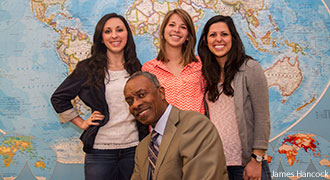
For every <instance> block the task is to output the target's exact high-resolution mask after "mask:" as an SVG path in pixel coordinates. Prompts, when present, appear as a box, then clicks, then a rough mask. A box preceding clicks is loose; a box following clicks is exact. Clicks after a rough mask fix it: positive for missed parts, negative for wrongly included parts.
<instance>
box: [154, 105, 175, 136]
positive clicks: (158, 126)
mask: <svg viewBox="0 0 330 180" xmlns="http://www.w3.org/2000/svg"><path fill="white" fill-rule="evenodd" d="M171 110H172V105H170V104H169V105H168V106H167V108H166V110H165V112H164V113H163V115H162V116H161V117H160V119H159V121H158V122H157V124H156V126H155V128H154V130H155V131H156V132H157V133H159V134H160V135H161V136H163V135H164V131H165V127H166V123H167V120H168V117H169V116H170V112H171Z"/></svg>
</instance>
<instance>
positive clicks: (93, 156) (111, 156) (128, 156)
mask: <svg viewBox="0 0 330 180" xmlns="http://www.w3.org/2000/svg"><path fill="white" fill-rule="evenodd" d="M135 149H136V147H131V148H126V149H110V150H99V149H94V150H92V151H91V152H90V153H87V154H86V156H85V180H129V179H130V178H131V176H132V173H133V170H134V156H135Z"/></svg>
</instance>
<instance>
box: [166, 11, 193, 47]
mask: <svg viewBox="0 0 330 180" xmlns="http://www.w3.org/2000/svg"><path fill="white" fill-rule="evenodd" d="M163 36H164V38H165V46H172V47H181V46H182V45H183V43H184V42H185V41H186V40H187V37H188V30H187V25H186V24H185V22H184V21H183V20H182V18H181V17H180V16H179V15H178V14H173V15H172V16H171V17H170V19H169V21H168V23H167V24H166V26H165V30H164V34H163Z"/></svg>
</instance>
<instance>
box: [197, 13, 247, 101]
mask: <svg viewBox="0 0 330 180" xmlns="http://www.w3.org/2000/svg"><path fill="white" fill-rule="evenodd" d="M218 22H223V23H226V24H227V26H228V28H229V31H230V34H231V36H232V47H231V49H230V51H229V52H228V56H227V57H228V58H227V60H226V63H225V66H224V69H223V72H224V82H223V83H222V91H221V92H219V90H218V83H219V81H220V77H221V72H222V69H221V66H220V65H219V63H218V61H217V60H216V57H215V55H214V54H213V53H212V52H211V51H210V50H209V48H208V43H207V34H208V33H209V29H210V26H211V25H212V24H214V23H218ZM198 55H199V56H200V58H201V60H202V62H203V67H202V73H203V76H204V78H205V79H206V89H205V93H206V92H208V96H207V98H208V100H210V101H212V102H215V101H217V100H218V98H219V96H220V94H221V93H224V94H225V95H227V96H234V89H233V87H232V86H231V82H232V81H233V79H234V77H235V74H236V73H237V72H238V71H239V68H240V67H241V65H242V64H243V63H244V62H245V61H246V60H247V59H252V58H251V57H250V56H248V55H246V54H245V49H244V45H243V42H242V40H241V38H240V36H239V34H238V32H237V30H236V27H235V24H234V22H233V20H232V18H231V17H230V16H222V15H216V16H214V17H212V18H211V19H209V20H208V21H207V22H206V24H205V26H204V28H203V32H202V35H201V37H200V39H199V43H198Z"/></svg>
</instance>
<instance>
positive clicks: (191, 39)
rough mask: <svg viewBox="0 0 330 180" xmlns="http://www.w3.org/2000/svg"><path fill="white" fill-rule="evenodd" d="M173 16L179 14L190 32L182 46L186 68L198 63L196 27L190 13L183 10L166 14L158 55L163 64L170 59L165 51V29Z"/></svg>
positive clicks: (160, 33) (160, 34) (160, 31)
mask: <svg viewBox="0 0 330 180" xmlns="http://www.w3.org/2000/svg"><path fill="white" fill-rule="evenodd" d="M173 14H177V15H179V16H180V17H181V18H182V20H183V21H184V23H185V25H186V26H187V30H188V40H187V41H186V42H185V43H184V44H183V45H182V56H183V65H184V66H186V65H187V64H189V63H191V62H198V60H197V58H196V56H195V54H194V51H195V45H196V31H195V26H194V23H193V21H192V19H191V17H190V15H189V14H188V12H187V11H185V10H183V9H174V10H171V11H169V12H167V13H166V15H165V17H164V20H163V22H162V25H161V26H160V30H159V36H160V50H159V53H158V55H157V59H158V60H161V61H162V62H168V58H167V55H166V50H165V38H164V31H165V27H166V26H167V24H168V21H169V20H170V18H171V16H172V15H173Z"/></svg>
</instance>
